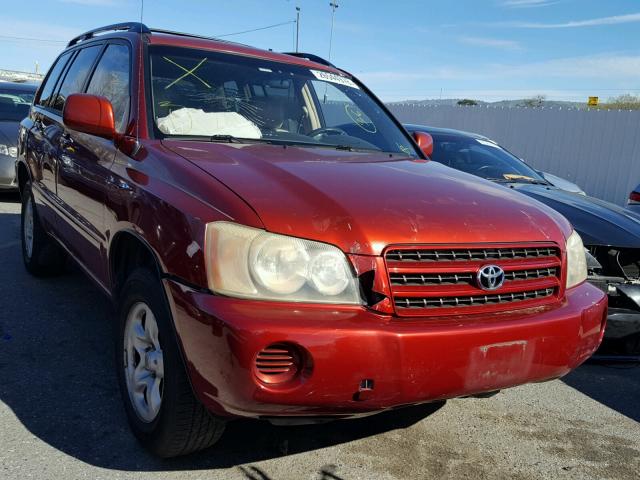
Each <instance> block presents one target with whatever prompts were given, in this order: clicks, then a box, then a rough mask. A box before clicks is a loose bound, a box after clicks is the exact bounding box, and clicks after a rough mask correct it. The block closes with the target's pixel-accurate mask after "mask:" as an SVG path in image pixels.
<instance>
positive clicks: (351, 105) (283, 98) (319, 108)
mask: <svg viewBox="0 0 640 480" xmlns="http://www.w3.org/2000/svg"><path fill="white" fill-rule="evenodd" d="M150 56H151V83H152V95H153V109H154V121H155V126H154V128H155V129H156V131H159V132H161V133H162V134H163V135H164V136H176V137H179V136H189V137H193V136H196V137H202V138H203V140H204V139H209V140H213V141H224V140H226V141H232V140H233V141H238V140H244V141H255V142H272V143H284V144H291V145H305V146H309V147H331V148H340V149H346V150H373V151H381V152H389V153H396V154H401V155H403V156H414V157H415V156H417V152H416V150H415V148H414V147H413V145H412V142H411V141H410V139H409V138H408V137H407V135H406V134H405V133H403V132H402V131H401V130H400V129H399V128H398V127H397V126H396V124H395V123H394V122H393V121H392V120H391V118H390V117H389V116H388V115H387V114H386V113H385V112H384V110H383V109H382V108H381V106H380V105H379V104H378V103H377V102H376V101H374V100H373V99H372V98H371V97H370V96H369V95H368V94H367V93H366V92H364V91H363V90H362V89H361V88H360V87H359V86H358V85H357V84H356V83H355V82H354V81H353V80H351V78H349V77H347V76H342V75H338V74H334V73H330V72H326V71H323V70H314V69H309V68H307V67H302V66H298V65H290V64H286V63H278V62H272V61H267V60H261V59H256V58H250V57H244V56H239V55H231V54H221V53H216V52H210V51H202V50H195V49H186V48H169V47H151V49H150Z"/></svg>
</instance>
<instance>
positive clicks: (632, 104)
mask: <svg viewBox="0 0 640 480" xmlns="http://www.w3.org/2000/svg"><path fill="white" fill-rule="evenodd" d="M599 107H600V108H602V109H605V110H640V96H637V95H631V94H629V93H625V94H624V95H619V96H617V97H611V98H609V100H607V103H603V104H600V105H599Z"/></svg>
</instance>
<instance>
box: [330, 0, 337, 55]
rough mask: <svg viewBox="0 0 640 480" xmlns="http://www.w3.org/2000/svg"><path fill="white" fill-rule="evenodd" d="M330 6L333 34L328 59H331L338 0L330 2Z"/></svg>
mask: <svg viewBox="0 0 640 480" xmlns="http://www.w3.org/2000/svg"><path fill="white" fill-rule="evenodd" d="M329 6H330V7H331V34H330V35H329V58H328V60H329V61H331V47H332V46H333V20H334V19H335V16H336V9H337V8H338V6H339V5H338V0H334V1H333V2H331V3H329Z"/></svg>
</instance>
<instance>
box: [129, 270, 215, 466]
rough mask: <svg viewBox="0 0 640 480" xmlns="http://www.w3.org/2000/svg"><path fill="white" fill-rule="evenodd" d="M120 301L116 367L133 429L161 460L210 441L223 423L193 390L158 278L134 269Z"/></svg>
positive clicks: (193, 450) (203, 445)
mask: <svg viewBox="0 0 640 480" xmlns="http://www.w3.org/2000/svg"><path fill="white" fill-rule="evenodd" d="M120 299H121V300H120V302H119V306H118V307H119V308H118V332H117V335H116V367H117V369H118V379H119V384H120V390H121V392H122V399H123V401H124V405H125V410H126V412H127V417H128V419H129V424H130V425H131V429H132V430H133V433H134V434H135V435H136V437H137V438H138V440H140V442H141V443H142V445H143V446H144V447H145V448H147V449H148V450H149V451H151V452H152V453H154V454H156V455H158V456H160V457H165V458H166V457H175V456H179V455H186V454H188V453H192V452H195V451H198V450H202V449H204V448H207V447H209V446H211V445H213V444H214V443H215V442H216V441H217V440H218V439H219V438H220V436H221V435H222V432H223V431H224V427H225V422H224V420H222V419H221V418H218V417H215V416H213V415H212V414H210V413H209V412H208V411H207V410H206V409H205V408H204V406H203V405H202V404H200V402H198V400H197V399H196V398H195V396H194V394H193V391H192V389H191V385H190V383H189V379H188V378H187V373H186V371H185V367H184V365H183V362H182V359H181V357H180V351H179V349H178V345H177V342H176V339H175V334H174V332H173V327H172V324H171V313H170V311H169V309H168V308H167V306H166V302H165V299H164V294H163V292H162V284H161V283H160V281H159V280H158V279H157V276H156V275H154V274H153V273H152V272H150V271H149V270H147V269H138V270H135V271H134V272H133V273H132V274H131V275H130V276H129V278H128V279H127V281H126V282H125V284H124V286H123V289H122V294H121V297H120Z"/></svg>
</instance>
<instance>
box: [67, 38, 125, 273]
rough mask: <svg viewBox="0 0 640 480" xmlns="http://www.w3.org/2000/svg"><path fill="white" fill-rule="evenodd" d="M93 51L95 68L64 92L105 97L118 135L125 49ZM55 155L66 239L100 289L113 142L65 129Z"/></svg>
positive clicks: (109, 46) (121, 119)
mask: <svg viewBox="0 0 640 480" xmlns="http://www.w3.org/2000/svg"><path fill="white" fill-rule="evenodd" d="M82 53H83V52H81V53H80V54H82ZM99 53H100V55H99V57H98V58H97V64H96V66H95V68H91V69H88V70H87V72H88V73H87V75H86V81H84V80H83V81H82V82H81V81H78V82H77V83H76V84H75V86H74V89H73V91H71V90H69V91H68V93H76V92H86V93H90V94H93V95H100V96H103V97H106V98H107V99H109V100H110V101H111V103H112V105H113V109H114V117H115V121H116V130H117V131H118V132H123V131H124V129H125V127H126V124H127V121H128V119H129V103H130V100H129V99H130V57H131V55H130V51H129V46H128V44H125V43H119V42H112V43H108V44H107V45H106V46H105V48H104V49H103V50H102V51H99ZM92 55H93V54H92ZM96 56H97V54H96ZM78 58H80V55H79V56H78ZM88 62H89V60H88V59H87V63H88ZM59 152H60V156H59V169H58V196H59V197H60V200H61V206H62V208H63V217H64V220H65V227H66V228H67V235H66V236H67V237H68V238H72V239H73V245H72V248H73V253H74V254H75V255H76V256H77V258H78V259H79V260H80V261H81V262H82V263H84V265H85V266H86V267H87V269H88V270H89V273H91V274H92V275H93V276H94V277H95V279H96V280H98V282H99V283H100V284H102V285H103V286H105V285H107V279H108V277H107V274H108V272H107V269H106V265H107V262H106V246H107V239H106V232H105V222H104V215H105V200H106V196H107V194H108V189H109V188H110V178H111V172H110V167H111V165H112V163H113V160H114V157H115V153H116V147H115V144H114V142H113V140H106V139H104V138H100V137H96V136H93V135H87V134H85V133H80V132H77V131H75V130H71V129H68V128H65V130H64V133H63V135H62V136H61V138H60V142H59Z"/></svg>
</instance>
